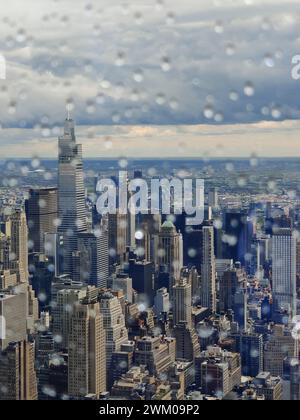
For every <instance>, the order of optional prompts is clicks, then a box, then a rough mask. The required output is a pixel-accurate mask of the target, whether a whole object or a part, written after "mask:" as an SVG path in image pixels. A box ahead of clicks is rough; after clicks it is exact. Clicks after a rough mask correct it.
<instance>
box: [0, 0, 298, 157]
mask: <svg viewBox="0 0 300 420" xmlns="http://www.w3.org/2000/svg"><path fill="white" fill-rule="evenodd" d="M299 27H300V4H299V0H285V1H284V2H283V1H282V0H215V1H214V0H210V1H208V0H184V1H182V0H135V1H134V0H130V1H129V0H128V2H127V3H126V0H125V1H123V0H121V1H119V0H94V1H92V0H90V1H89V0H86V1H83V0H26V1H24V0H10V1H9V2H8V3H6V5H5V9H3V8H2V11H1V25H0V34H1V37H0V54H1V55H2V56H3V57H4V58H5V60H6V79H5V80H0V121H1V125H2V129H1V131H0V156H1V157H31V156H33V155H38V156H40V157H46V156H47V157H54V156H55V155H56V153H57V150H56V149H57V144H56V143H57V141H56V139H57V135H58V134H59V130H60V127H61V125H62V123H63V120H64V118H65V114H66V106H67V107H68V108H69V109H70V110H71V111H72V114H73V115H74V118H75V119H76V122H77V125H78V129H77V133H78V138H79V140H80V141H81V142H82V143H83V145H84V151H85V156H105V157H106V156H115V157H119V156H129V157H130V156H135V157H136V156H161V157H167V156H172V157H173V156H199V157H202V156H211V157H213V156H218V157H221V156H250V155H251V154H256V155H258V156H300V147H299V146H298V143H299V141H298V139H299V137H300V136H299V133H300V132H299V129H300V107H299V94H298V92H300V80H298V81H296V80H293V79H292V76H291V70H292V64H291V60H292V57H293V56H295V55H300V32H299ZM0 61H1V60H0ZM0 67H1V62H0ZM0 70H1V69H0ZM2 70H3V68H2ZM0 73H1V72H0Z"/></svg>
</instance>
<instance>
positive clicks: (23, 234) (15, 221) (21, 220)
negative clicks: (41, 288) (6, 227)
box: [10, 209, 28, 283]
mask: <svg viewBox="0 0 300 420" xmlns="http://www.w3.org/2000/svg"><path fill="white" fill-rule="evenodd" d="M10 220H11V236H10V247H11V249H10V252H11V258H12V259H14V260H15V261H16V263H17V272H18V275H19V280H20V282H21V283H26V282H28V228H27V221H26V215H25V212H24V211H22V210H19V209H17V210H16V211H15V212H14V213H13V214H12V215H11V216H10Z"/></svg>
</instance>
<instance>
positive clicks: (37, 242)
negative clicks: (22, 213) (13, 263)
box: [26, 188, 58, 253]
mask: <svg viewBox="0 0 300 420" xmlns="http://www.w3.org/2000/svg"><path fill="white" fill-rule="evenodd" d="M26 216H27V224H28V233H29V241H30V250H31V251H32V252H38V253H44V252H45V246H44V244H45V234H46V233H55V232H56V226H55V224H56V219H57V217H58V213H57V188H42V189H31V190H30V191H29V198H28V200H27V201H26Z"/></svg>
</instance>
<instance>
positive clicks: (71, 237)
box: [58, 117, 87, 274]
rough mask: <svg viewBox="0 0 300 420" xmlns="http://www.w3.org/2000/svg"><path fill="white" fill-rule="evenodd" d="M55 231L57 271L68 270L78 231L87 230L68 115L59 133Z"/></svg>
mask: <svg viewBox="0 0 300 420" xmlns="http://www.w3.org/2000/svg"><path fill="white" fill-rule="evenodd" d="M58 159H59V163H58V214H59V219H60V226H59V228H58V233H59V235H60V236H61V237H62V239H63V246H62V254H63V255H62V257H63V258H62V263H61V267H60V273H61V274H71V273H72V253H73V252H75V251H77V236H78V233H81V232H85V231H86V230H87V218H86V210H85V190H84V179H83V164H82V146H81V144H77V143H76V137H75V123H74V121H73V120H72V119H71V118H70V117H68V118H67V119H66V121H65V126H64V134H63V136H61V137H59V156H58Z"/></svg>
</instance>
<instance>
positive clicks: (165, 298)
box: [154, 287, 170, 319]
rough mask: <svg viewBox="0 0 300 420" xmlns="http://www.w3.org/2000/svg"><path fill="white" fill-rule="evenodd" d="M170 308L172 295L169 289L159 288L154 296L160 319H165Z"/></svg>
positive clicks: (156, 310)
mask: <svg viewBox="0 0 300 420" xmlns="http://www.w3.org/2000/svg"><path fill="white" fill-rule="evenodd" d="M169 310H170V296H169V293H168V290H167V289H166V288H165V287H163V288H161V289H158V290H157V292H156V295H155V298H154V313H155V315H156V316H157V317H158V319H164V317H165V314H168V313H169Z"/></svg>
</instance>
